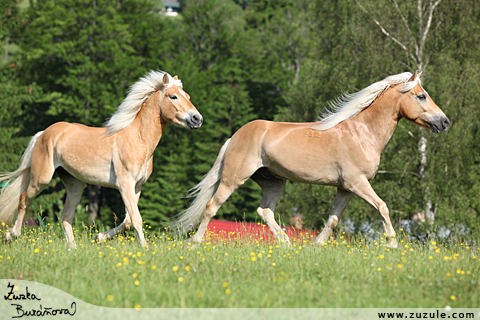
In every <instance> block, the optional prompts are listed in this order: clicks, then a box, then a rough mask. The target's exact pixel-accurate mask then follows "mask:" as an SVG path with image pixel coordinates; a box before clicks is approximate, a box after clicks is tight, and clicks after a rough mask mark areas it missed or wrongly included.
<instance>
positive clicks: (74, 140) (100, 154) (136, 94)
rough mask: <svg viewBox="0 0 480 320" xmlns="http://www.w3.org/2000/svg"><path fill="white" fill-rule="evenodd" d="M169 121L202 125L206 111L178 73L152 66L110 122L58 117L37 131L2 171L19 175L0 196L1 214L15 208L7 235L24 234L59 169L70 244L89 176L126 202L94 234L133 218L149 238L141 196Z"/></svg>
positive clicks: (11, 176)
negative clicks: (101, 124)
mask: <svg viewBox="0 0 480 320" xmlns="http://www.w3.org/2000/svg"><path fill="white" fill-rule="evenodd" d="M167 122H173V123H175V124H177V125H180V126H184V127H188V128H189V129H198V128H200V126H201V125H202V122H203V119H202V116H201V115H200V113H198V111H197V109H196V108H195V107H194V105H193V104H192V103H191V102H190V96H189V95H188V94H187V93H186V92H185V91H183V90H182V82H181V81H180V80H179V79H178V78H177V77H176V76H175V77H174V78H172V77H171V76H170V75H169V74H168V73H164V72H156V71H151V72H150V73H148V74H147V75H146V76H145V77H144V78H141V79H140V80H139V81H137V82H136V83H135V84H134V85H133V86H132V87H131V88H130V91H129V94H128V96H127V97H126V98H125V100H124V101H123V102H122V104H120V106H119V107H118V109H117V112H116V113H115V114H114V115H113V116H112V118H110V120H109V121H108V122H107V123H106V124H105V127H106V128H91V127H87V126H84V125H81V124H77V123H65V122H58V123H55V124H53V125H51V126H50V127H48V128H47V129H46V130H45V131H42V132H39V133H37V134H36V135H35V136H34V137H33V138H32V140H31V141H30V143H29V145H28V147H27V150H26V151H25V153H24V154H23V157H22V161H21V164H20V167H19V168H18V169H17V170H16V171H14V172H7V173H3V174H2V175H1V176H0V181H2V180H10V179H11V180H13V179H15V180H14V181H13V182H12V183H11V184H10V185H9V186H8V187H7V188H6V189H4V190H3V193H2V194H1V196H0V221H11V220H12V219H13V217H14V216H15V214H16V213H17V212H18V218H17V221H16V222H15V226H14V227H13V228H12V229H10V230H9V231H8V232H7V234H6V236H7V240H10V239H11V238H12V236H14V237H18V236H20V234H21V227H22V222H23V218H24V216H25V211H26V209H27V208H28V207H29V206H30V204H31V203H32V201H33V199H34V198H35V197H36V196H37V195H38V194H39V193H40V192H41V191H42V190H43V189H44V188H45V186H46V185H47V184H48V183H49V182H50V180H51V179H52V176H53V174H54V173H55V172H56V173H57V174H58V176H59V177H60V179H61V180H62V182H63V184H64V185H65V188H66V189H67V197H66V201H65V206H64V208H63V210H62V224H63V227H64V230H65V235H66V238H67V243H68V244H69V245H70V246H72V247H75V239H74V237H73V231H72V221H73V215H74V213H75V207H76V206H77V205H78V203H79V202H80V198H81V196H82V191H83V188H84V187H85V183H90V184H95V185H100V186H104V187H110V188H116V189H118V190H119V191H120V193H121V195H122V199H123V202H124V204H125V208H126V217H125V220H124V221H123V223H122V224H121V225H120V226H118V227H117V228H115V229H112V230H109V231H107V232H106V233H105V234H98V235H96V238H97V239H98V240H100V241H102V240H105V239H107V238H110V237H112V236H113V235H115V234H117V233H120V232H122V231H123V230H124V229H125V228H130V227H131V226H132V225H133V227H134V228H135V231H136V234H137V239H138V242H139V244H140V245H142V246H145V245H146V244H147V243H146V241H145V237H144V235H143V231H142V217H141V216H140V212H139V211H138V207H137V203H138V199H139V197H140V190H141V188H142V185H143V184H144V183H145V181H147V179H148V177H149V176H150V174H151V173H152V169H153V168H152V165H153V151H154V150H155V148H156V147H157V145H158V143H159V141H160V138H161V137H162V133H163V130H164V129H165V125H166V124H167Z"/></svg>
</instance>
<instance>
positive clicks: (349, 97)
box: [312, 72, 421, 131]
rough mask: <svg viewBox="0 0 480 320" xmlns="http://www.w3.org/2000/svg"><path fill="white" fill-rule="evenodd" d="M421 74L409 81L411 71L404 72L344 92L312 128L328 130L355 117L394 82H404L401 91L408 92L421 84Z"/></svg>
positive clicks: (332, 102) (330, 103)
mask: <svg viewBox="0 0 480 320" xmlns="http://www.w3.org/2000/svg"><path fill="white" fill-rule="evenodd" d="M419 76H420V73H419V74H418V75H417V77H416V78H415V80H413V81H410V82H407V81H408V80H409V79H410V78H411V77H412V74H411V73H410V72H404V73H400V74H396V75H393V76H389V77H387V78H385V79H383V80H382V81H378V82H375V83H374V84H371V85H370V86H368V87H366V88H365V89H363V90H361V91H359V92H356V93H352V94H348V93H344V94H342V95H341V96H339V97H337V98H336V99H335V100H334V101H330V102H329V103H328V105H329V107H330V110H327V111H326V112H325V113H324V114H322V115H321V117H320V120H319V121H318V122H317V125H315V126H314V127H312V129H315V130H320V131H323V130H327V129H330V128H333V127H335V126H336V125H337V124H339V123H340V122H342V121H345V120H348V119H351V118H353V117H355V116H356V115H357V114H359V113H360V112H361V111H362V110H363V109H365V108H367V107H368V106H370V105H371V104H372V103H373V101H375V99H376V98H377V97H378V96H379V95H380V94H381V93H382V92H384V91H385V90H387V89H388V88H389V87H390V86H392V85H394V84H399V83H403V87H402V88H400V91H402V92H408V91H410V90H412V89H413V87H415V86H416V85H417V84H421V82H420V77H419Z"/></svg>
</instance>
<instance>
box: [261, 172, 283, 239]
mask: <svg viewBox="0 0 480 320" xmlns="http://www.w3.org/2000/svg"><path fill="white" fill-rule="evenodd" d="M252 180H253V181H255V182H256V183H257V184H258V185H259V186H260V187H261V188H262V201H261V203H260V206H259V207H258V209H257V213H258V215H259V216H260V217H261V218H262V219H263V220H264V221H265V223H266V224H267V225H268V227H269V228H270V230H271V231H272V233H273V234H274V235H275V237H276V238H277V239H278V240H279V241H280V242H282V243H287V244H290V239H289V238H288V236H287V235H286V234H285V232H284V231H283V230H282V228H281V227H280V226H279V225H278V223H277V222H276V221H275V215H274V211H275V206H276V205H277V202H278V200H280V197H281V196H282V194H283V190H284V189H285V184H286V182H287V181H286V180H283V179H279V178H275V177H273V176H270V175H269V176H268V177H266V176H265V175H260V174H259V173H256V174H254V175H253V176H252Z"/></svg>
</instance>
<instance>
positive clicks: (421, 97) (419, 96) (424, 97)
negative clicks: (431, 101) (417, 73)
mask: <svg viewBox="0 0 480 320" xmlns="http://www.w3.org/2000/svg"><path fill="white" fill-rule="evenodd" d="M417 98H418V99H419V100H420V101H425V100H427V96H426V95H425V93H422V94H419V95H418V96H417Z"/></svg>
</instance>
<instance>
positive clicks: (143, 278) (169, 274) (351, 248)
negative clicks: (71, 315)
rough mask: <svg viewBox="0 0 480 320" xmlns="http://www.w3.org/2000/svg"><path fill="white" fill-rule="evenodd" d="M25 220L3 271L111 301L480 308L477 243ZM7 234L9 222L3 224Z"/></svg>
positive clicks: (2, 260)
mask: <svg viewBox="0 0 480 320" xmlns="http://www.w3.org/2000/svg"><path fill="white" fill-rule="evenodd" d="M74 232H75V237H76V241H77V246H78V248H77V249H73V250H69V249H67V248H66V246H65V241H64V235H63V229H62V228H61V227H60V226H59V225H47V227H46V228H45V229H41V228H31V229H27V228H24V229H23V235H22V237H20V238H19V239H17V240H16V241H14V242H12V243H4V242H2V243H1V244H0V275H1V278H3V279H22V280H30V281H36V282H40V283H43V284H48V285H51V286H54V287H56V288H58V289H61V290H64V291H66V292H68V293H70V294H71V295H73V296H75V297H77V298H79V299H81V300H83V301H85V302H88V303H91V304H95V305H100V306H108V307H135V306H136V307H142V308H158V307H277V308H278V307H309V308H310V307H349V308H352V307H379V308H380V307H390V308H393V307H400V308H403V307H431V308H444V307H445V306H447V305H448V306H451V307H452V308H472V307H480V281H479V280H480V279H479V275H480V258H479V256H480V253H479V251H478V247H472V246H471V244H467V243H462V242H457V243H448V244H440V243H436V242H429V243H427V244H420V243H415V242H411V241H409V240H408V238H406V237H400V238H399V242H400V246H399V248H398V249H394V250H392V249H388V248H385V247H384V240H381V239H380V240H378V242H373V241H366V240H365V239H366V238H362V237H360V236H358V237H356V238H349V237H345V236H344V235H342V234H339V235H337V237H336V239H333V238H332V239H331V241H329V243H328V244H327V245H325V246H324V247H321V248H319V247H316V246H313V245H311V244H310V243H309V241H305V240H303V241H296V242H295V243H294V244H293V245H292V246H291V247H286V246H283V245H279V244H277V243H264V242H257V241H256V240H254V239H249V238H248V237H247V238H243V239H236V240H229V241H222V240H220V241H219V240H218V239H217V241H215V239H213V240H212V239H210V240H208V241H205V242H204V243H203V244H202V245H200V246H197V247H193V246H192V245H189V244H188V243H186V242H185V241H182V240H175V239H172V238H171V237H169V236H168V235H166V234H163V233H162V232H158V231H157V232H153V231H151V229H150V228H149V227H148V226H146V227H145V232H146V236H147V237H148V242H149V248H148V249H143V248H139V247H138V245H137V243H136V240H135V239H134V235H133V233H132V234H129V235H128V237H117V238H115V239H114V240H112V241H110V242H106V243H103V244H97V243H92V241H91V240H92V238H93V235H94V233H95V232H96V230H94V228H91V227H77V228H75V229H74ZM0 236H1V237H2V238H3V231H0ZM347 238H348V240H347Z"/></svg>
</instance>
